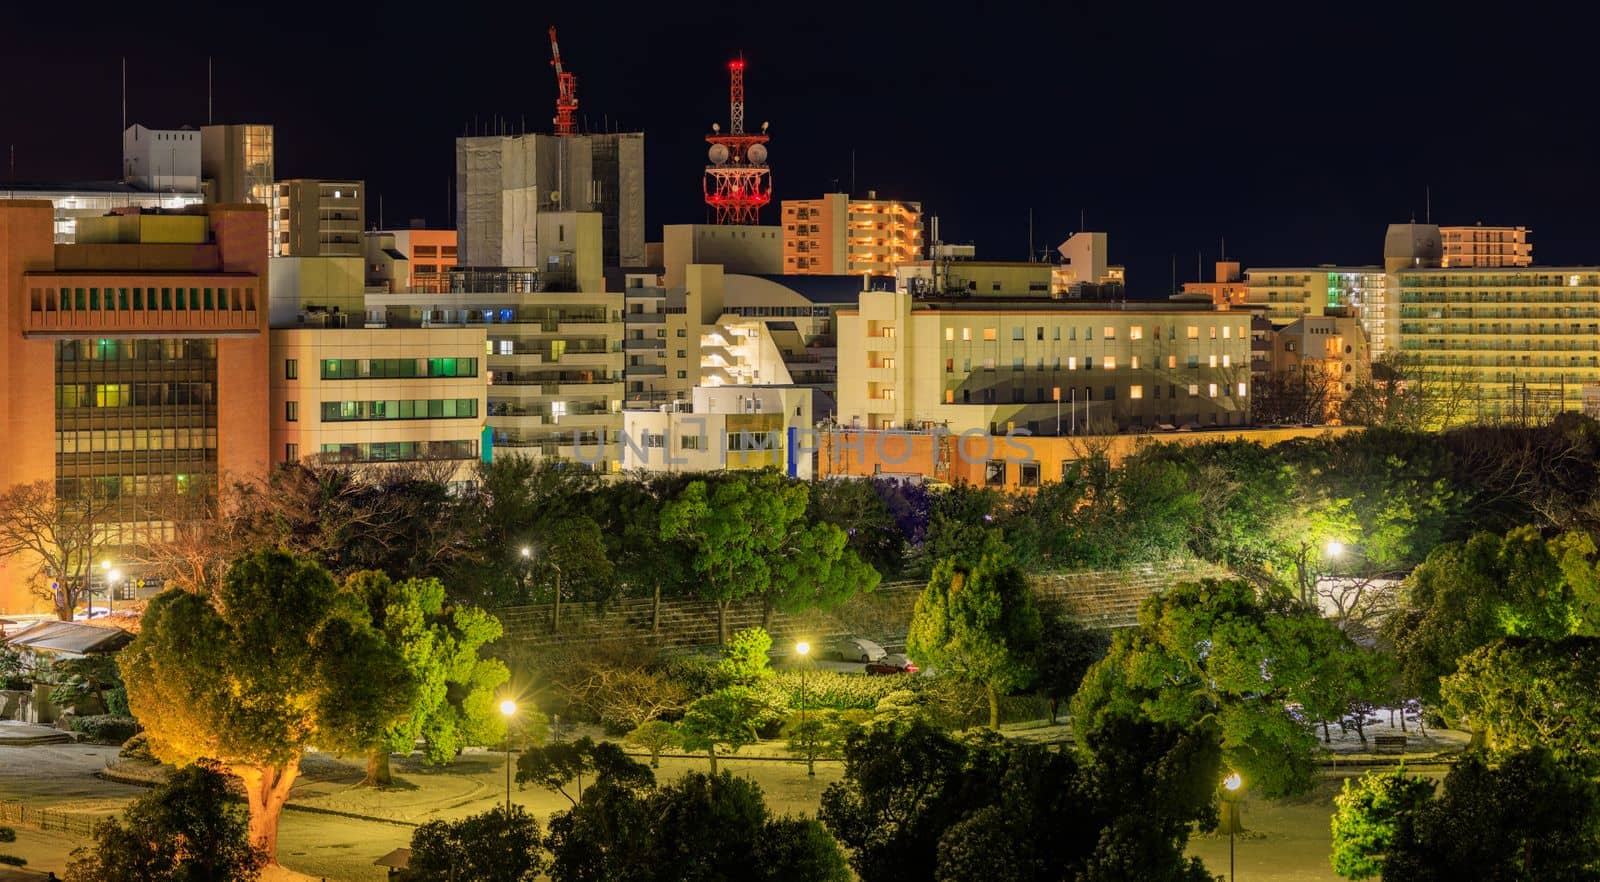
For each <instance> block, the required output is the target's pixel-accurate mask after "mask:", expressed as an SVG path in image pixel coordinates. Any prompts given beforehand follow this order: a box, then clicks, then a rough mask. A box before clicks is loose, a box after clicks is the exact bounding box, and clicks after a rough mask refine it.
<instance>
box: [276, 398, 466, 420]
mask: <svg viewBox="0 0 1600 882" xmlns="http://www.w3.org/2000/svg"><path fill="white" fill-rule="evenodd" d="M284 404H285V405H298V404H299V402H297V401H287V402H284ZM477 415H478V399H476V398H416V399H399V400H390V401H324V402H322V421H323V422H325V423H349V422H365V421H369V420H441V419H443V420H452V419H466V418H471V417H476V416H477ZM299 416H300V414H299V408H298V407H295V408H294V409H293V410H291V411H290V413H289V414H288V415H287V417H288V420H289V422H294V421H295V420H297V419H299Z"/></svg>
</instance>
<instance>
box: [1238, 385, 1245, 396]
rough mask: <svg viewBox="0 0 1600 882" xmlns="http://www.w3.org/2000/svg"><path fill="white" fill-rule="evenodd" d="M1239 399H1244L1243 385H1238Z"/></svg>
mask: <svg viewBox="0 0 1600 882" xmlns="http://www.w3.org/2000/svg"><path fill="white" fill-rule="evenodd" d="M1239 397H1240V398H1243V397H1245V385H1244V384H1243V383H1240V384H1239Z"/></svg>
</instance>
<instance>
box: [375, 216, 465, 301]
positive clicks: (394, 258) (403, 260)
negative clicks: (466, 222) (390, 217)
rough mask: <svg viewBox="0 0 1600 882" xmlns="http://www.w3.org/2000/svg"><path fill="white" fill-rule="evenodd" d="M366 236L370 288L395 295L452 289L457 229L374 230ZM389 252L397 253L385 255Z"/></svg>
mask: <svg viewBox="0 0 1600 882" xmlns="http://www.w3.org/2000/svg"><path fill="white" fill-rule="evenodd" d="M366 235H367V240H368V241H367V261H368V264H369V266H368V267H367V283H368V285H370V286H372V287H378V288H384V289H387V290H389V291H391V292H393V293H400V292H404V291H437V290H449V287H450V270H451V269H452V268H454V267H455V266H456V231H455V230H424V229H405V230H375V231H371V232H368V233H367V234H366ZM375 240H376V241H375ZM390 250H392V251H393V252H394V253H393V254H388V253H386V252H388V251H390Z"/></svg>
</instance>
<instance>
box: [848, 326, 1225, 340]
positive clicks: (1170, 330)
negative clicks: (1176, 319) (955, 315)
mask: <svg viewBox="0 0 1600 882" xmlns="http://www.w3.org/2000/svg"><path fill="white" fill-rule="evenodd" d="M1218 328H1219V326H1218V325H1208V326H1206V328H1205V335H1206V339H1208V340H1216V339H1217V338H1218V334H1221V339H1223V340H1231V339H1233V337H1234V328H1233V326H1232V325H1221V326H1220V328H1221V330H1220V331H1219V330H1218ZM978 330H979V333H980V334H981V335H982V339H984V340H989V341H993V340H999V339H1000V329H999V328H996V327H994V326H993V325H991V326H989V327H985V328H979V329H978ZM1027 330H1028V329H1027V327H1026V326H1024V325H1012V326H1011V339H1012V340H1025V339H1027ZM1049 330H1050V339H1052V340H1060V339H1062V336H1061V334H1062V326H1061V325H1052V326H1050V328H1049ZM1126 331H1127V334H1126V336H1127V339H1129V340H1143V339H1144V327H1143V326H1142V325H1129V326H1128V327H1127V328H1126ZM1117 333H1118V329H1117V327H1116V326H1115V325H1104V326H1102V327H1101V329H1100V338H1101V339H1102V340H1115V339H1117ZM1150 333H1151V336H1152V337H1153V338H1154V339H1156V340H1160V339H1161V326H1160V325H1152V326H1151V328H1150ZM1066 335H1067V336H1066V338H1065V339H1067V340H1076V339H1078V327H1077V326H1076V325H1068V326H1066ZM880 336H883V337H893V336H894V328H893V326H886V327H884V328H882V329H880ZM1238 336H1239V339H1241V340H1244V339H1249V337H1250V333H1249V329H1248V328H1247V327H1246V326H1245V325H1240V326H1239V328H1238ZM944 338H945V339H946V340H954V339H955V338H956V329H955V328H953V327H946V328H945V329H944ZM1033 338H1034V339H1035V340H1043V339H1045V326H1044V325H1034V326H1033ZM1200 338H1201V327H1200V326H1199V325H1188V326H1186V327H1185V328H1184V339H1186V340H1199V339H1200ZM961 339H962V340H964V341H970V340H972V328H970V327H964V328H962V329H961ZM1083 339H1084V340H1093V339H1094V328H1093V327H1092V326H1089V327H1085V328H1084V329H1083ZM1167 339H1169V340H1176V339H1178V326H1177V325H1168V326H1167Z"/></svg>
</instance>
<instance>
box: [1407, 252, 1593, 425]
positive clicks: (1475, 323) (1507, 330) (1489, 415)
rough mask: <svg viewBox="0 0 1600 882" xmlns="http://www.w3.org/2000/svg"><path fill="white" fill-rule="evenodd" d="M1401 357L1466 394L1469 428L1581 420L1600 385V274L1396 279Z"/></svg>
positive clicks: (1429, 274)
mask: <svg viewBox="0 0 1600 882" xmlns="http://www.w3.org/2000/svg"><path fill="white" fill-rule="evenodd" d="M1394 279H1395V282H1394V284H1395V285H1396V286H1397V293H1398V297H1396V298H1395V299H1396V301H1397V303H1396V305H1397V308H1398V316H1397V329H1398V336H1399V349H1400V350H1401V351H1402V352H1404V353H1406V354H1408V355H1413V356H1415V357H1416V358H1417V359H1418V360H1420V361H1421V363H1422V367H1423V369H1424V370H1425V371H1427V372H1428V373H1429V374H1431V375H1432V376H1433V377H1435V378H1437V379H1439V380H1440V381H1442V382H1451V383H1453V382H1454V381H1456V380H1462V381H1464V382H1465V383H1466V384H1467V394H1466V397H1467V403H1466V406H1465V408H1464V412H1463V413H1462V414H1461V415H1460V418H1461V419H1464V420H1465V419H1490V420H1493V419H1542V418H1545V417H1547V416H1549V415H1550V414H1553V413H1556V412H1559V411H1563V410H1581V409H1582V398H1583V387H1584V386H1585V385H1586V384H1594V383H1600V267H1592V266H1589V267H1582V266H1578V267H1545V266H1541V267H1528V268H1520V269H1518V268H1509V267H1508V268H1503V269H1483V268H1470V267H1468V268H1449V269H1444V268H1438V269H1432V268H1420V269H1407V270H1401V271H1400V272H1398V273H1396V275H1395V277H1394Z"/></svg>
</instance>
